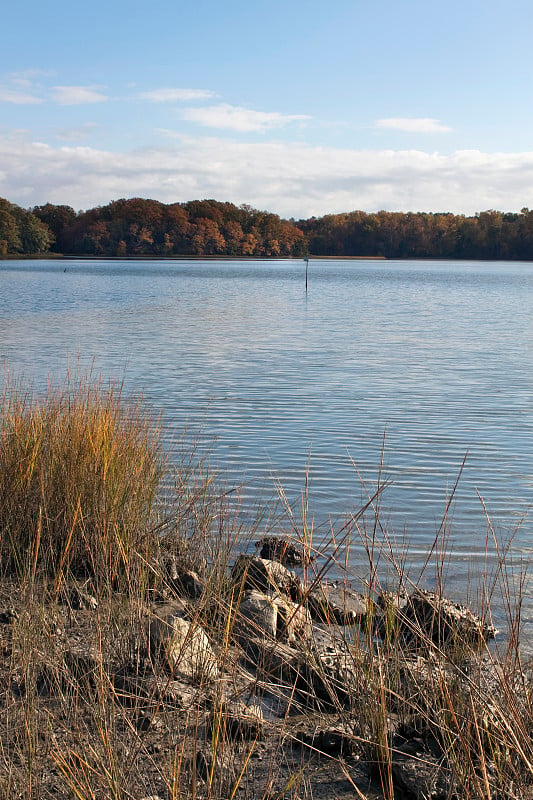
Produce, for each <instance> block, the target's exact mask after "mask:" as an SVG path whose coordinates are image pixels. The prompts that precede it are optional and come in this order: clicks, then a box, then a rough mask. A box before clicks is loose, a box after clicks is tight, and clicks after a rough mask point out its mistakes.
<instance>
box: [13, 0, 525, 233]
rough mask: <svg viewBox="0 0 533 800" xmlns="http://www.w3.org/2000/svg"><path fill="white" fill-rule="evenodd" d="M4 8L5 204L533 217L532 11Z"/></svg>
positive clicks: (204, 5) (357, 6) (60, 2)
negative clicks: (213, 204)
mask: <svg viewBox="0 0 533 800" xmlns="http://www.w3.org/2000/svg"><path fill="white" fill-rule="evenodd" d="M3 6H4V7H3V9H2V22H3V25H2V27H3V30H4V36H3V41H2V48H1V51H0V196H3V197H7V198H8V199H9V200H11V201H12V202H16V203H19V204H20V205H23V206H24V207H29V206H32V205H35V204H41V203H45V202H48V201H49V202H54V203H66V204H69V205H72V206H73V207H74V208H76V209H81V208H88V207H91V206H94V205H99V204H105V203H107V202H109V201H111V200H113V199H117V198H119V197H133V196H141V197H151V198H154V199H158V200H162V201H163V202H175V201H184V200H189V199H195V198H204V197H213V198H216V199H218V200H230V201H232V202H235V203H249V204H251V205H253V206H256V207H258V208H265V209H268V210H271V211H275V212H277V213H280V214H282V215H283V216H287V217H290V216H294V217H296V218H299V217H307V216H311V215H313V214H314V215H321V214H325V213H328V212H331V213H334V212H340V211H348V210H353V209H362V210H365V211H375V210H379V209H382V208H385V209H388V210H399V211H453V212H455V213H467V214H470V213H474V212H475V211H482V210H485V209H488V208H498V209H500V210H505V211H514V210H520V208H522V207H523V206H533V102H532V88H533V83H532V78H533V48H532V46H531V40H532V38H533V37H532V34H533V5H532V4H531V2H530V0H527V1H526V0H513V1H512V2H509V1H508V2H506V3H504V2H503V0H484V1H483V2H481V1H480V0H479V1H478V0H461V1H460V0H449V2H447V3H446V4H431V3H428V2H420V0H405V1H404V2H403V3H399V2H398V0H394V2H393V1H392V0H381V2H380V1H379V0H374V2H370V0H352V1H351V2H348V0H329V2H327V3H326V2H325V0H322V2H317V0H306V1H305V2H303V0H285V2H281V0H270V2H266V0H248V2H244V0H225V2H214V1H213V0H196V2H195V3H194V4H190V3H184V2H182V1H181V0H174V2H169V0H153V1H152V2H151V3H145V2H142V3H141V2H139V0H128V2H125V1H124V0H108V1H107V2H102V0H93V2H92V3H85V4H83V3H73V2H68V3H67V2H65V1H64V0H49V1H48V2H47V3H43V2H41V1H40V2H36V0H28V2H26V3H24V4H22V3H8V2H7V0H4V3H3ZM6 32H9V33H8V34H7V35H6Z"/></svg>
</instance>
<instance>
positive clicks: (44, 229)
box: [0, 198, 533, 260]
mask: <svg viewBox="0 0 533 800" xmlns="http://www.w3.org/2000/svg"><path fill="white" fill-rule="evenodd" d="M46 252H51V253H64V254H69V255H80V256H97V257H98V256H100V257H110V256H118V257H121V256H122V257H124V256H155V257H165V256H204V255H205V256H217V255H218V256H229V257H231V256H234V257H238V256H244V257H253V256H257V257H263V258H265V257H266V258H269V257H270V258H271V257H274V258H275V257H294V258H299V257H303V256H306V255H316V256H337V257H340V258H342V257H346V256H368V257H384V258H467V259H468V258H476V259H502V260H504V259H524V260H528V259H533V211H529V209H528V208H523V209H522V211H521V212H520V213H503V212H500V211H493V210H491V211H483V212H480V213H478V214H475V215H474V216H465V215H463V214H450V213H422V212H418V213H411V212H409V213H400V212H389V211H378V212H377V213H373V214H367V213H365V212H363V211H352V212H349V213H343V214H327V215H326V216H323V217H312V218H311V219H306V220H295V219H290V220H285V219H281V218H280V217H279V216H278V215H277V214H271V213H269V212H267V211H259V210H257V209H255V208H252V207H251V206H248V205H240V206H236V205H234V204H233V203H223V202H219V201H216V200H191V201H189V202H187V203H170V204H165V203H160V202H158V201H156V200H144V199H142V198H134V199H130V200H116V201H113V202H112V203H109V204H108V205H105V206H98V207H96V208H92V209H89V210H88V211H80V212H76V211H75V210H74V209H73V208H71V207H70V206H66V205H53V204H51V203H47V204H46V205H42V206H35V207H34V208H31V209H27V210H25V209H22V208H20V207H19V206H17V205H15V204H13V203H10V202H9V201H8V200H3V199H1V198H0V255H4V256H9V255H11V254H13V255H15V254H21V255H25V254H28V255H31V254H39V253H46Z"/></svg>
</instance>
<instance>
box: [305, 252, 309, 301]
mask: <svg viewBox="0 0 533 800" xmlns="http://www.w3.org/2000/svg"><path fill="white" fill-rule="evenodd" d="M308 268H309V256H306V257H305V291H306V293H307V270H308Z"/></svg>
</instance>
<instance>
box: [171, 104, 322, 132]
mask: <svg viewBox="0 0 533 800" xmlns="http://www.w3.org/2000/svg"><path fill="white" fill-rule="evenodd" d="M181 116H182V117H183V119H186V120H188V121H189V122H198V123H199V124H200V125H204V126H205V127H208V128H219V129H225V130H232V131H238V132H239V133H264V132H265V131H268V130H271V129H272V128H280V127H282V126H283V125H288V124H290V123H291V122H298V121H301V120H306V119H310V117H308V116H306V115H304V114H280V113H278V112H277V111H252V110H250V109H248V108H241V107H239V106H232V105H229V103H220V104H219V105H215V106H206V107H205V108H187V109H184V110H183V111H182V112H181Z"/></svg>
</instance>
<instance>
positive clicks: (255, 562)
mask: <svg viewBox="0 0 533 800" xmlns="http://www.w3.org/2000/svg"><path fill="white" fill-rule="evenodd" d="M231 577H232V579H233V582H234V584H235V586H236V587H238V588H239V589H240V590H241V591H245V590H247V589H258V590H259V591H260V592H269V591H274V592H276V593H278V594H282V595H285V596H286V597H288V598H289V599H291V600H295V601H299V600H300V599H301V597H302V588H301V584H300V581H299V579H298V578H297V576H296V575H295V574H294V572H291V571H290V570H288V569H287V567H284V566H283V564H280V563H279V562H278V561H270V559H267V558H258V557H257V556H250V555H240V556H239V557H238V559H237V561H236V562H235V564H234V566H233V569H232V571H231Z"/></svg>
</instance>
